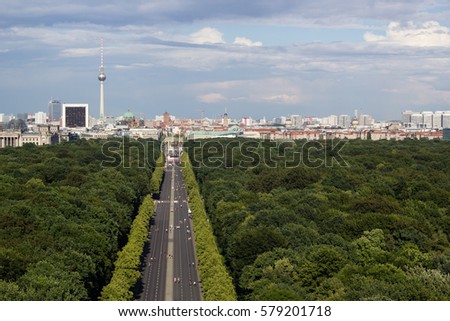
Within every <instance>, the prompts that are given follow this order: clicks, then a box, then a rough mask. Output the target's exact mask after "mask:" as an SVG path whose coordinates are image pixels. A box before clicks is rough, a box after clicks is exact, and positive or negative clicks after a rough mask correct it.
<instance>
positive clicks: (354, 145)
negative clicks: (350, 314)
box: [185, 139, 450, 300]
mask: <svg viewBox="0 0 450 321" xmlns="http://www.w3.org/2000/svg"><path fill="white" fill-rule="evenodd" d="M326 144H328V145H326ZM330 144H331V143H330V142H327V143H325V142H306V141H296V142H293V144H291V143H281V144H277V143H275V142H265V141H253V140H244V139H233V140H227V139H223V140H215V141H213V140H209V141H204V142H203V143H201V144H200V143H198V142H196V143H194V142H191V143H187V144H186V145H185V148H186V150H187V151H188V152H189V155H190V159H191V163H192V166H193V168H194V170H195V174H196V177H197V181H198V182H199V185H200V186H201V193H202V196H203V199H204V203H205V208H206V211H207V214H208V216H209V219H210V222H211V224H212V226H213V229H214V233H215V235H216V238H217V242H218V245H219V248H220V251H221V252H222V254H223V256H224V257H225V260H226V264H227V268H228V269H229V271H230V274H231V275H232V277H233V280H234V283H235V286H236V288H237V292H238V296H239V299H240V300H450V275H449V274H450V143H449V142H443V141H418V140H408V141H403V142H396V141H350V142H344V141H341V142H337V141H336V142H334V146H330Z"/></svg>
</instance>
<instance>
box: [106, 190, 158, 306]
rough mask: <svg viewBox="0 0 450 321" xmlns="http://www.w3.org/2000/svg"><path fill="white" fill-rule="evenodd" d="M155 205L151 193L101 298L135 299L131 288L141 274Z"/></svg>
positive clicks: (132, 227) (109, 299) (134, 223)
mask: <svg viewBox="0 0 450 321" xmlns="http://www.w3.org/2000/svg"><path fill="white" fill-rule="evenodd" d="M153 207H154V205H153V199H152V198H151V196H150V195H148V196H146V197H145V198H144V201H143V202H142V204H141V206H140V207H139V212H138V215H136V218H135V219H134V221H133V224H132V225H131V230H130V235H129V238H128V243H127V244H126V245H125V246H124V247H123V248H122V250H121V251H120V252H119V254H118V257H117V260H116V263H115V269H114V271H113V276H112V278H111V282H110V283H109V284H108V285H106V286H105V287H104V288H103V290H102V294H101V297H100V300H102V301H128V300H132V299H133V292H132V291H131V289H132V288H133V287H134V285H135V284H136V282H137V281H138V280H139V278H140V276H141V274H140V272H139V267H140V262H141V261H140V260H141V255H142V252H143V250H144V245H145V242H146V241H147V236H148V229H149V222H150V218H151V217H152V215H153Z"/></svg>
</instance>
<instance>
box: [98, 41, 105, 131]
mask: <svg viewBox="0 0 450 321" xmlns="http://www.w3.org/2000/svg"><path fill="white" fill-rule="evenodd" d="M103 54H104V47H103V38H100V68H99V71H98V80H100V122H101V123H103V122H104V121H105V98H104V92H103V84H104V82H105V80H106V74H105V66H104V60H103Z"/></svg>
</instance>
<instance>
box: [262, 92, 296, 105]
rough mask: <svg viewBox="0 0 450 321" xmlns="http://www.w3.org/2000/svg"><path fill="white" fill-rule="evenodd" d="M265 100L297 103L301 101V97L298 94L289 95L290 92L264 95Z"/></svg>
mask: <svg viewBox="0 0 450 321" xmlns="http://www.w3.org/2000/svg"><path fill="white" fill-rule="evenodd" d="M263 100H266V101H270V102H275V103H280V104H297V103H299V102H300V99H299V97H298V96H297V95H288V94H281V95H272V96H267V97H263Z"/></svg>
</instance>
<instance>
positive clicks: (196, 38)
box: [190, 27, 225, 45]
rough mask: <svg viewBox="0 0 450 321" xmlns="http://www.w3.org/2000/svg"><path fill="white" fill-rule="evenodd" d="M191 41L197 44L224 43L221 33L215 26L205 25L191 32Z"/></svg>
mask: <svg viewBox="0 0 450 321" xmlns="http://www.w3.org/2000/svg"><path fill="white" fill-rule="evenodd" d="M190 40H191V42H193V43H195V44H199V45H203V44H221V43H225V40H223V33H221V32H220V31H219V30H217V29H215V28H210V27H206V28H203V29H200V30H199V31H197V32H194V33H193V34H191V38H190Z"/></svg>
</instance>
